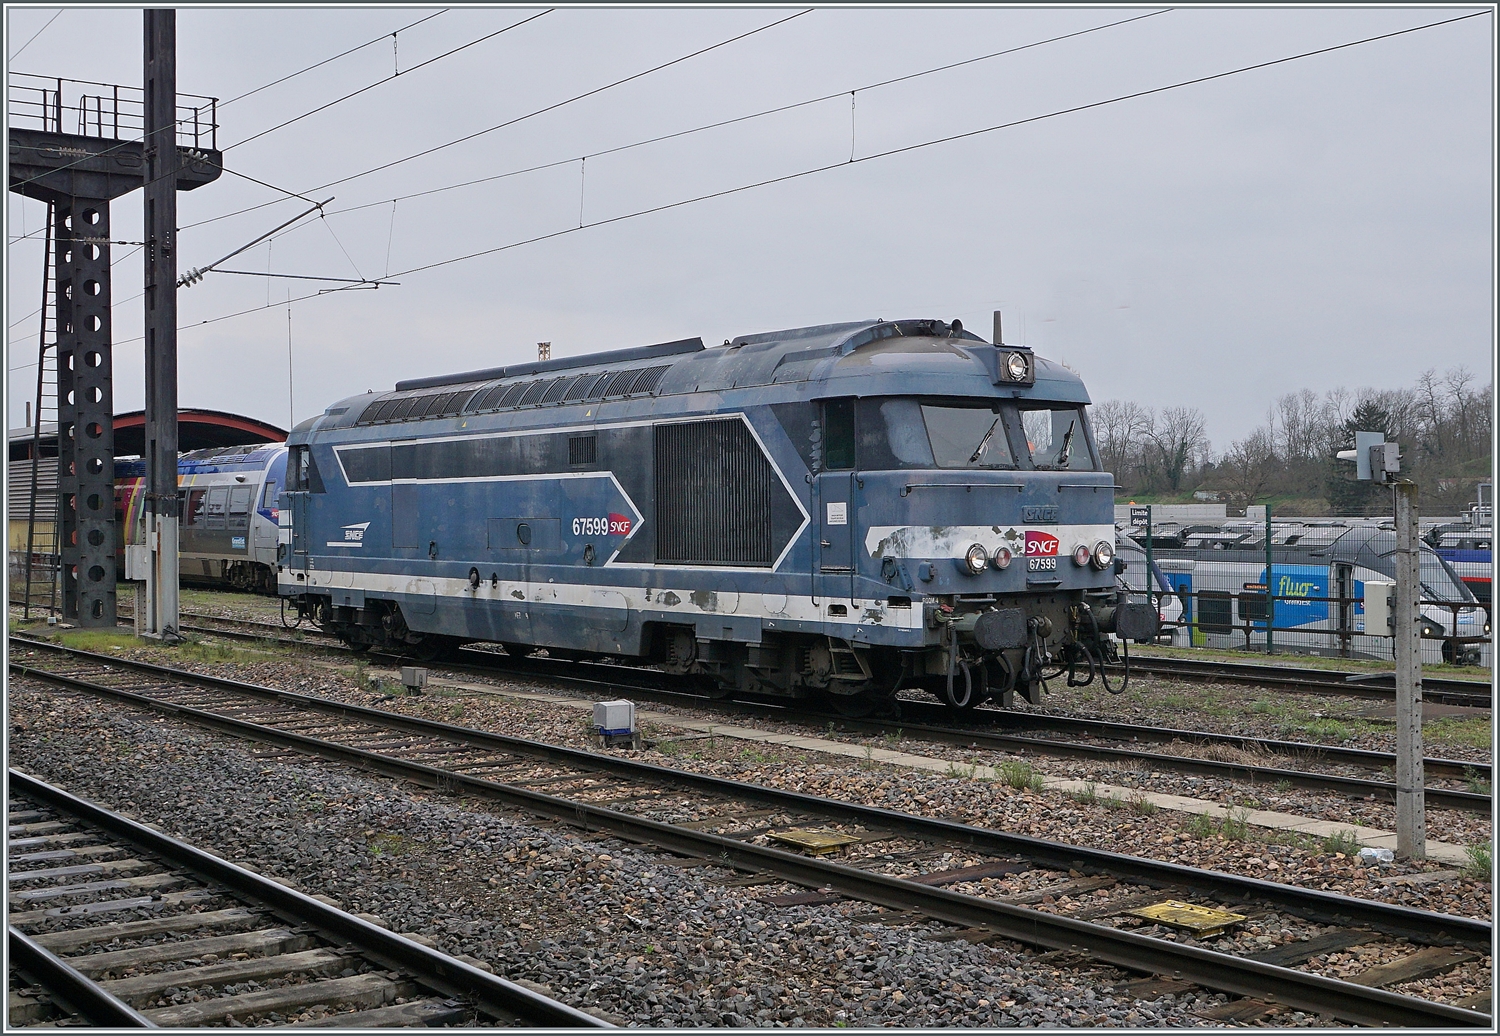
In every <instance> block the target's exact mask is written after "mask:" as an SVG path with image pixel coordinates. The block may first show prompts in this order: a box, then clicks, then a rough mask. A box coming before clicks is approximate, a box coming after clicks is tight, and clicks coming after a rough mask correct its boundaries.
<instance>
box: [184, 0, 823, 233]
mask: <svg viewBox="0 0 1500 1036" xmlns="http://www.w3.org/2000/svg"><path fill="white" fill-rule="evenodd" d="M812 12H813V8H808V9H807V10H805V11H799V12H797V13H796V14H793V15H789V16H788V17H786V18H782V19H779V20H777V21H774V22H771V23H770V24H769V25H762V26H761V27H759V28H757V29H751V30H750V31H748V32H742V33H740V34H739V35H737V36H731V37H730V38H729V39H727V40H722V41H720V42H718V43H714V44H710V45H709V46H707V47H703V48H701V49H699V50H695V51H693V52H692V53H690V54H684V55H682V56H681V57H677V58H673V59H672V60H671V61H666V62H663V63H662V64H660V65H654V66H652V67H651V68H648V69H644V70H643V71H640V72H636V73H634V74H633V75H629V76H626V77H625V78H624V79H617V80H615V81H614V82H612V83H606V84H604V85H603V86H598V87H595V88H594V89H592V90H587V91H585V92H584V93H581V94H576V95H574V96H573V97H569V98H566V99H564V100H561V101H558V102H556V103H555V104H549V105H547V106H546V107H545V108H538V109H536V110H535V111H530V112H527V113H526V114H524V115H518V116H516V117H515V118H513V119H507V120H506V121H505V122H500V123H496V124H495V125H493V126H489V127H486V128H485V129H482V130H478V131H476V132H474V133H470V134H467V135H465V136H462V137H459V138H457V139H455V140H450V141H448V142H447V143H444V144H438V145H436V146H435V147H430V148H427V149H426V150H424V151H418V152H417V153H416V154H412V155H407V156H406V157H404V158H397V159H394V160H392V161H390V162H386V163H384V164H382V165H377V166H373V167H371V168H369V169H365V170H362V171H360V172H358V173H353V174H351V175H349V176H345V177H343V178H341V179H338V180H330V181H329V182H328V183H325V184H320V185H319V186H317V187H310V188H308V190H311V191H323V190H327V189H328V188H329V187H337V186H339V185H340V184H345V183H348V182H349V181H351V180H358V179H360V178H361V177H365V176H370V175H372V174H374V173H378V172H382V171H383V170H386V169H390V168H392V167H394V166H398V165H402V164H404V163H406V162H411V161H414V160H415V159H418V158H423V157H425V156H427V155H431V154H435V153H436V152H438V151H442V150H444V149H446V148H450V147H454V146H456V145H458V144H462V143H465V142H467V141H470V140H474V139H476V138H478V137H482V136H484V135H485V134H487V133H494V132H495V131H496V130H502V129H505V128H506V127H507V126H514V125H516V124H517V123H520V122H525V121H526V120H527V119H533V118H536V117H537V116H539V115H545V114H546V113H548V112H552V111H556V110H557V109H559V108H563V107H566V106H567V105H570V104H574V103H576V102H578V101H582V100H584V99H586V98H589V97H593V96H594V95H596V94H600V93H603V92H604V91H606V90H612V89H614V88H615V87H617V86H624V85H625V84H626V83H631V82H634V81H635V80H637V79H640V78H642V77H644V76H649V75H652V74H653V73H656V72H660V71H662V70H664V69H668V68H671V67H672V66H673V65H679V64H681V63H682V62H684V61H689V60H691V59H692V58H696V57H700V56H702V55H704V54H707V53H709V52H710V51H714V50H718V49H720V48H721V47H727V46H729V45H730V44H731V43H737V42H738V41H740V40H743V39H745V38H747V37H750V36H754V35H755V34H756V33H760V32H765V31H766V30H767V29H774V28H776V27H777V26H778V25H785V24H786V23H787V22H790V21H792V20H793V19H796V18H801V17H802V16H803V15H806V14H811V13H812ZM402 74H403V75H404V74H405V73H402ZM608 153H609V152H601V154H608ZM576 161H578V159H577V158H567V159H563V160H561V161H559V162H555V163H547V164H545V165H542V166H538V167H537V168H542V169H545V168H551V166H553V165H571V164H572V163H574V162H576ZM474 182H476V183H479V182H482V181H474ZM440 189H445V188H440ZM275 204H277V202H263V203H261V204H259V205H252V206H249V207H247V208H243V209H236V210H235V211H234V212H226V213H224V214H223V215H222V216H213V217H210V218H209V219H204V220H199V221H198V222H197V223H189V224H187V226H184V227H180V228H178V229H179V230H190V229H192V228H193V227H201V226H203V225H204V224H206V223H214V222H217V221H218V220H221V219H229V218H231V217H233V216H242V215H244V214H245V213H247V212H253V211H255V210H256V209H262V208H265V207H266V206H267V205H275ZM374 204H377V205H383V204H385V202H383V201H382V202H376V203H374ZM341 211H346V212H347V211H352V210H348V209H345V210H341Z"/></svg>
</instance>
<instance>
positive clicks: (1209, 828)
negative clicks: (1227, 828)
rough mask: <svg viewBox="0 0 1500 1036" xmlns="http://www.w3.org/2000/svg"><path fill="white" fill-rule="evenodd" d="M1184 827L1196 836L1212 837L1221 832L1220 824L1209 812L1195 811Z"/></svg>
mask: <svg viewBox="0 0 1500 1036" xmlns="http://www.w3.org/2000/svg"><path fill="white" fill-rule="evenodd" d="M1182 829H1183V830H1184V831H1186V832H1187V833H1188V834H1190V835H1192V836H1193V837H1194V838H1212V837H1213V836H1214V835H1216V834H1218V833H1219V825H1218V824H1215V823H1214V818H1213V817H1211V816H1209V815H1208V814H1207V813H1195V814H1194V815H1193V819H1191V820H1189V821H1188V822H1187V823H1186V824H1184V825H1182Z"/></svg>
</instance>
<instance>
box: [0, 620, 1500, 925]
mask: <svg viewBox="0 0 1500 1036" xmlns="http://www.w3.org/2000/svg"><path fill="white" fill-rule="evenodd" d="M45 646H47V647H50V648H52V649H53V650H56V651H59V652H63V653H68V654H73V655H79V656H84V657H86V658H89V659H91V660H92V661H95V662H97V663H100V664H108V665H111V666H116V667H119V666H122V665H123V666H126V667H130V668H135V669H137V670H140V671H145V672H150V673H154V674H156V675H159V676H164V677H168V678H172V679H177V680H184V681H188V682H193V683H199V684H202V685H207V686H213V687H219V688H223V689H226V690H231V691H234V692H236V693H240V694H244V695H247V696H251V697H256V698H260V699H262V700H267V701H279V702H284V703H286V704H290V705H294V706H296V707H299V708H303V709H308V710H311V711H317V712H320V713H323V714H325V715H333V716H339V717H344V718H350V719H359V720H361V721H364V722H368V723H373V724H378V725H381V726H385V727H388V728H391V729H396V730H402V731H406V732H410V733H419V734H427V735H434V736H438V737H443V738H447V739H450V740H454V741H459V742H461V743H465V744H470V745H474V746H479V747H484V748H489V749H496V750H500V751H506V752H511V753H514V754H518V755H524V756H529V757H531V758H536V759H543V760H547V761H551V762H559V763H566V764H568V765H572V766H576V767H578V768H580V769H584V770H593V771H598V772H604V773H610V774H614V775H618V776H623V777H628V778H632V779H635V780H642V781H647V782H651V783H655V784H663V783H667V784H676V785H679V786H682V787H687V788H691V789H694V790H698V791H704V792H707V793H710V794H715V795H721V796H724V797H727V798H731V799H733V798H738V799H751V800H754V801H758V802H761V803H764V804H767V805H772V806H777V807H781V808H786V809H790V810H796V811H800V812H804V813H810V814H813V815H820V816H826V817H829V818H830V819H833V820H838V821H846V822H847V821H853V822H856V823H860V824H863V825H865V826H867V827H869V828H875V829H882V830H891V831H898V832H902V833H905V834H910V835H913V836H915V837H918V838H922V839H925V840H928V841H934V842H942V843H951V844H955V845H965V846H971V847H973V848H975V849H979V850H982V851H985V852H989V853H993V854H995V855H1002V856H1005V855H1009V856H1022V857H1025V858H1027V859H1029V860H1032V861H1033V862H1035V863H1037V864H1039V865H1042V866H1045V867H1050V868H1055V869H1059V870H1069V869H1077V870H1083V871H1094V872H1096V873H1106V874H1111V875H1114V876H1116V877H1119V878H1122V879H1124V880H1126V881H1131V882H1134V883H1138V884H1142V885H1148V886H1154V887H1170V888H1182V889H1188V890H1191V891H1192V892H1194V893H1197V894H1201V895H1205V896H1208V897H1211V898H1214V899H1217V900H1219V901H1221V902H1247V901H1259V902H1265V903H1269V904H1272V905H1274V906H1276V907H1278V908H1281V909H1286V910H1288V911H1290V912H1292V913H1294V914H1297V915H1298V916H1301V917H1304V918H1307V919H1309V920H1314V921H1318V922H1320V923H1324V924H1336V925H1351V926H1359V927H1369V928H1375V929H1377V930H1380V931H1384V932H1388V933H1391V934H1394V935H1399V936H1403V937H1406V938H1409V939H1411V940H1413V941H1415V942H1420V943H1431V944H1445V943H1457V944H1459V945H1463V946H1465V947H1469V948H1475V949H1484V950H1486V951H1487V950H1488V949H1489V947H1490V944H1491V938H1492V926H1491V924H1490V922H1488V921H1483V920H1479V919H1477V918H1467V917H1459V916H1457V915H1452V914H1440V913H1436V912H1434V911H1429V910H1421V909H1417V908H1414V907H1407V906H1400V905H1396V904H1391V903H1382V902H1378V901H1374V900H1366V899H1359V898H1355V897H1351V896H1344V895H1340V894H1338V893H1334V892H1326V891H1324V890H1321V889H1309V888H1303V887H1301V886H1298V885H1289V884H1284V883H1281V882H1274V881H1266V880H1263V879H1260V878H1249V877H1243V876H1240V875H1235V874H1223V873H1220V872H1217V871H1209V870H1204V869H1202V868H1198V867H1189V866H1186V865H1184V864H1179V863H1168V862H1165V861H1161V860H1151V859H1147V858H1144V857H1137V856H1128V855H1125V854H1122V853H1114V852H1109V851H1107V850H1102V849H1091V848H1088V847H1084V846H1077V845H1069V844H1067V843H1063V842H1052V841H1047V840H1045V839H1040V838H1032V837H1028V836H1026V835H1017V834H1011V833H1009V832H1005V831H999V830H995V829H992V828H984V827H975V826H972V825H969V824H964V823H961V822H959V821H953V820H943V819H939V818H933V817H922V816H917V815H914V814H911V813H902V812H899V811H896V810H889V809H883V808H880V807H877V806H866V805H862V804H860V803H855V802H848V801H843V800H836V799H824V798H819V797H818V796H814V795H807V794H804V793H802V792H793V791H783V790H781V789H778V788H769V787H766V786H764V785H755V784H745V783H741V782H739V781H733V780H729V779H727V778H722V777H713V776H709V775H707V774H697V773H692V772H690V771H687V770H677V769H672V768H669V767H664V766H658V765H655V764H653V763H645V762H640V761H638V760H634V759H625V758H621V757H617V756H611V755H604V754H599V753H595V752H588V751H584V750H582V749H576V748H567V747H565V746H561V745H551V744H547V743H545V742H540V741H529V740H526V739H524V738H518V737H513V736H510V735H506V734H496V733H491V732H489V731H483V730H475V729H474V728H472V727H460V726H455V725H452V724H447V723H439V722H437V721H435V720H429V719H423V718H420V717H416V716H406V715H403V714H401V713H396V712H388V711H386V710H383V709H372V708H368V707H366V706H362V705H352V704H346V703H343V702H336V701H330V700H329V699H326V698H318V697H315V696H311V695H305V694H299V693H297V692H294V691H282V690H277V689H275V688H270V687H262V686H258V685H256V684H246V683H240V682H238V681H234V680H228V679H225V678H223V677H214V676H206V675H203V674H198V673H186V672H182V671H179V670H174V669H170V668H167V667H164V666H157V665H154V664H152V663H149V662H132V661H129V660H124V659H116V658H111V657H109V656H104V655H92V654H91V653H89V652H80V651H76V650H74V649H70V648H59V647H57V646H56V645H50V644H49V645H45ZM10 667H11V669H12V670H13V671H16V672H19V673H21V674H22V675H29V676H35V677H38V678H41V679H44V680H50V681H52V682H54V683H57V684H59V685H61V686H66V687H74V688H75V689H78V690H83V691H86V692H89V693H95V694H101V695H105V696H109V697H115V698H117V699H118V700H121V701H129V702H132V703H134V704H139V705H143V706H144V707H146V708H149V709H155V710H158V711H168V712H177V711H179V710H184V709H190V707H189V706H182V705H176V704H173V703H170V702H163V701H160V700H159V699H155V698H151V697H149V696H146V695H141V694H137V693H135V692H131V691H124V690H119V689H117V688H111V687H104V686H102V685H98V684H92V683H89V682H87V681H82V680H76V679H74V678H71V677H67V676H63V675H61V674H57V673H52V672H49V671H48V670H46V669H35V668H32V667H29V666H26V665H24V664H21V663H17V662H12V663H11V664H10ZM193 711H194V712H201V711H202V710H193ZM204 715H206V716H212V715H213V714H212V713H206V712H205V713H204ZM214 720H215V721H216V722H217V721H221V720H222V721H223V722H226V723H240V722H241V721H239V720H232V719H229V718H227V717H214ZM249 726H250V727H253V725H249ZM224 729H226V730H227V731H228V732H230V733H238V732H240V729H241V728H239V727H233V728H224Z"/></svg>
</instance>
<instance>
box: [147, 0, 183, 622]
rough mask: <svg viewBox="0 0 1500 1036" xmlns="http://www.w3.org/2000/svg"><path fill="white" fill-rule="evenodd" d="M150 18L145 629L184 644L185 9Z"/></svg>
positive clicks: (156, 12)
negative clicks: (180, 71)
mask: <svg viewBox="0 0 1500 1036" xmlns="http://www.w3.org/2000/svg"><path fill="white" fill-rule="evenodd" d="M144 14H145V76H144V79H143V82H144V84H145V93H146V96H145V140H144V143H145V149H146V150H145V158H146V183H145V200H146V223H145V227H146V234H145V237H146V450H145V453H146V499H145V526H146V545H147V548H148V550H149V553H150V566H149V568H148V569H147V577H146V611H147V621H146V623H145V629H144V632H146V633H148V634H151V635H154V636H157V637H161V638H163V639H176V637H177V630H178V599H177V587H178V564H177V521H178V518H177V510H178V507H177V170H178V164H179V162H178V155H177V122H176V114H177V113H176V106H177V12H176V11H172V10H161V9H159V8H147V9H146V11H145V12H144Z"/></svg>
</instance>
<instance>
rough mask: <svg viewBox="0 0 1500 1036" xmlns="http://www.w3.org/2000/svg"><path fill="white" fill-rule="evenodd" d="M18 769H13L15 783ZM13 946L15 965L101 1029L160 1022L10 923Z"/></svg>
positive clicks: (9, 939)
mask: <svg viewBox="0 0 1500 1036" xmlns="http://www.w3.org/2000/svg"><path fill="white" fill-rule="evenodd" d="M15 774H16V771H15V770H12V771H11V780H12V786H14V781H15ZM6 943H7V945H8V946H9V948H10V964H11V967H14V968H18V969H20V970H21V971H23V972H25V973H26V974H27V975H28V976H29V977H31V978H33V979H35V980H36V981H37V983H38V984H39V985H40V986H41V987H42V988H43V989H45V990H47V992H48V993H49V994H51V995H52V997H53V998H54V999H56V1000H57V1001H59V1002H60V1003H61V1005H62V1006H64V1007H66V1008H68V1009H69V1010H71V1011H73V1012H74V1013H75V1014H77V1015H79V1016H80V1017H81V1018H83V1020H84V1021H86V1022H88V1023H89V1024H90V1025H95V1026H98V1027H99V1028H101V1029H155V1028H156V1027H157V1025H156V1023H155V1022H153V1021H151V1020H150V1019H149V1018H147V1017H146V1016H145V1015H143V1014H141V1013H140V1012H139V1011H137V1010H136V1009H135V1008H133V1007H131V1006H130V1005H129V1004H127V1003H125V1002H124V1001H123V1000H121V999H119V998H118V997H116V996H114V995H113V994H112V993H110V992H109V991H108V990H106V989H104V988H103V987H102V986H100V985H99V984H98V983H97V982H94V981H93V980H91V979H88V978H85V977H84V976H83V975H80V974H79V973H78V972H77V971H75V970H73V968H72V967H71V966H69V964H68V963H67V961H65V960H63V959H62V958H60V957H58V956H56V955H55V954H53V953H52V952H50V951H49V950H47V949H46V948H45V947H43V946H40V945H38V944H37V943H35V942H33V941H32V940H30V939H28V938H27V937H26V936H25V935H24V934H22V933H21V932H20V931H18V930H17V929H16V928H15V926H13V925H12V926H10V930H9V933H8V936H7V939H6Z"/></svg>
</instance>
